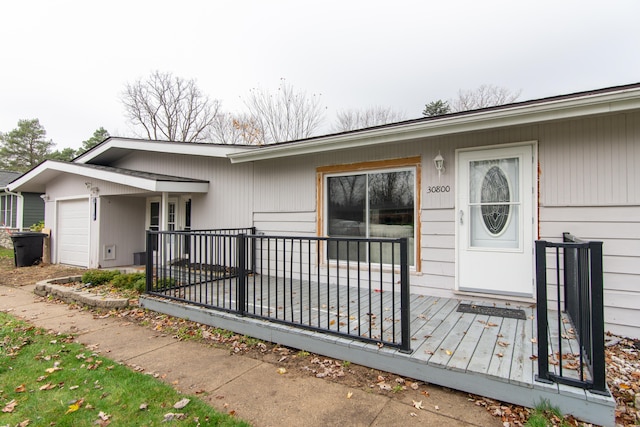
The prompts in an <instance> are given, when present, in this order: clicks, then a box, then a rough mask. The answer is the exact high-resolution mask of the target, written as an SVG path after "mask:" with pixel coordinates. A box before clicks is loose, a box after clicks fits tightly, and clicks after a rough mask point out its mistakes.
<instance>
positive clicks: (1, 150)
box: [0, 119, 54, 172]
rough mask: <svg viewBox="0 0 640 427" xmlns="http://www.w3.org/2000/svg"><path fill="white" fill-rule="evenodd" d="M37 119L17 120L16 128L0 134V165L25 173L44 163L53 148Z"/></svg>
mask: <svg viewBox="0 0 640 427" xmlns="http://www.w3.org/2000/svg"><path fill="white" fill-rule="evenodd" d="M46 135H47V131H45V129H44V128H43V127H42V125H41V124H40V121H39V120H38V119H32V120H18V127H17V128H15V129H13V130H12V131H10V132H7V133H4V134H0V165H1V166H2V168H3V169H6V170H12V171H16V172H26V171H28V170H29V169H31V168H33V167H35V166H37V165H38V164H39V163H40V162H42V161H44V160H45V159H46V158H47V156H48V155H49V154H50V153H51V150H52V148H53V146H54V143H53V141H52V140H50V139H49V140H48V139H46Z"/></svg>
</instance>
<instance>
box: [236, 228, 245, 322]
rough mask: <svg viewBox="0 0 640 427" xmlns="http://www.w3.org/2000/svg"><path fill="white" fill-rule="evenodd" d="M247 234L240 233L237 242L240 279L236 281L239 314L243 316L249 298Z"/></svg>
mask: <svg viewBox="0 0 640 427" xmlns="http://www.w3.org/2000/svg"><path fill="white" fill-rule="evenodd" d="M246 238H247V236H246V234H242V233H240V234H238V237H237V239H238V244H237V251H238V281H237V282H236V283H237V285H236V288H237V289H236V293H237V295H238V302H237V306H238V314H240V315H241V316H244V314H245V313H246V311H247V300H246V277H247V272H246V271H245V269H246V257H247V253H246V251H245V247H246Z"/></svg>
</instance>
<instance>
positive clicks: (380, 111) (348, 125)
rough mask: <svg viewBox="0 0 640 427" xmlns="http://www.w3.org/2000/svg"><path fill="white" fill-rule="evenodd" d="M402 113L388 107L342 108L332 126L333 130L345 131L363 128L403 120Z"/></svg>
mask: <svg viewBox="0 0 640 427" xmlns="http://www.w3.org/2000/svg"><path fill="white" fill-rule="evenodd" d="M405 118H406V117H405V115H404V113H400V112H398V111H394V110H392V109H391V108H388V107H380V106H377V107H370V108H367V109H365V110H344V111H339V112H338V114H337V119H336V123H335V124H334V125H333V126H332V128H331V130H332V131H333V132H346V131H350V130H356V129H363V128H368V127H372V126H379V125H384V124H387V123H394V122H400V121H402V120H405Z"/></svg>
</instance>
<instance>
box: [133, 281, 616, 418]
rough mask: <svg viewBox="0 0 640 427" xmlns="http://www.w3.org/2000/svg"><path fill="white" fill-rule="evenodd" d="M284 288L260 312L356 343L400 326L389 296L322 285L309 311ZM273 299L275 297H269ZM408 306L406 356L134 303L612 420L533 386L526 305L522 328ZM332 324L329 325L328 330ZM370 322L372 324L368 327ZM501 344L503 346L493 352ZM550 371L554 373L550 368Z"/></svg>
mask: <svg viewBox="0 0 640 427" xmlns="http://www.w3.org/2000/svg"><path fill="white" fill-rule="evenodd" d="M282 288H283V287H282V286H278V282H277V281H272V283H271V286H270V287H269V289H268V290H266V289H265V291H264V292H262V293H260V294H259V295H256V297H255V301H256V304H257V305H258V306H260V307H262V309H263V311H272V312H273V313H275V312H278V316H279V317H280V318H282V316H283V315H285V314H286V315H287V316H288V318H290V317H291V316H290V314H291V309H293V312H294V316H293V319H294V320H295V321H304V322H308V321H309V319H310V318H311V319H312V320H313V322H314V323H313V324H314V325H317V324H320V325H321V326H322V327H326V326H327V324H329V327H330V328H331V329H332V330H338V329H340V330H342V331H344V330H345V329H348V330H349V331H350V332H352V333H355V334H356V335H363V336H369V334H371V336H377V335H380V334H384V336H385V337H387V335H388V334H390V333H392V332H393V326H394V322H393V321H392V319H391V316H392V315H394V314H395V315H396V316H397V320H399V319H400V317H399V313H394V312H393V311H392V305H391V299H392V296H393V295H392V293H391V292H387V291H384V292H372V293H370V294H369V293H368V292H367V291H366V290H365V289H361V290H360V294H359V295H358V291H357V290H354V289H353V288H351V289H347V288H346V287H345V288H342V287H341V288H340V291H332V292H330V293H327V292H325V291H323V288H326V287H324V286H321V287H320V289H318V288H317V287H316V286H315V285H312V286H311V292H312V293H313V294H314V296H318V295H319V296H320V303H319V305H310V304H309V303H308V301H309V298H308V294H309V286H308V284H301V283H295V284H294V288H293V289H294V292H292V293H287V294H286V296H284V294H283V293H281V289H282ZM230 289H231V286H230V284H229V283H228V282H225V284H224V285H223V286H215V285H212V286H209V287H206V286H198V287H194V288H193V289H191V290H190V292H191V293H190V294H189V292H185V295H191V296H192V297H193V298H195V300H197V301H202V300H208V301H214V300H216V299H217V298H218V296H219V295H220V296H222V295H224V298H226V300H227V301H228V300H233V299H234V298H235V295H232V294H230V293H229V290H230ZM249 289H250V293H251V292H253V291H252V290H251V285H250V286H249ZM233 292H235V291H233ZM278 292H280V295H277V293H278ZM253 298H254V297H253V295H252V294H251V295H250V296H249V301H253ZM283 298H284V299H283ZM409 300H410V304H411V308H410V319H409V320H410V333H411V343H410V344H411V349H412V352H411V353H410V354H405V353H403V352H401V351H399V350H398V349H394V348H390V347H386V346H379V345H376V344H375V343H366V342H362V341H359V340H358V339H357V337H349V336H334V335H329V334H325V333H322V332H318V331H310V330H304V329H300V328H297V327H295V326H293V325H282V324H277V323H274V322H265V321H262V320H260V319H255V318H251V317H241V316H237V315H236V314H233V313H226V312H221V311H214V310H211V309H206V308H202V307H196V306H189V305H188V304H176V303H174V302H172V301H170V300H162V299H159V298H153V297H142V298H141V304H142V305H143V306H145V307H148V308H151V309H153V310H156V311H160V312H165V313H167V314H173V315H178V316H181V317H187V318H190V319H192V320H195V321H199V322H201V323H204V324H212V325H213V326H217V327H221V328H225V329H230V330H233V331H235V332H238V333H243V334H247V335H251V336H254V337H256V338H259V339H264V340H268V341H272V342H278V343H279V344H281V345H287V346H291V347H294V348H299V349H302V350H307V351H310V352H314V353H318V354H323V355H326V356H328V357H335V358H339V359H342V360H349V361H350V362H352V363H358V364H361V365H365V366H370V367H372V368H376V369H382V370H387V371H391V372H394V373H396V374H398V375H404V376H407V377H410V378H414V379H416V380H422V381H426V382H430V383H434V384H440V385H443V386H447V387H450V388H454V389H458V390H462V391H467V392H470V393H475V394H482V395H485V396H487V397H491V398H494V399H498V400H503V401H506V402H510V403H515V404H519V405H525V406H529V407H533V406H535V405H536V404H537V403H539V401H540V399H548V400H551V401H552V402H553V403H554V404H556V405H557V406H559V407H560V409H561V410H562V411H563V412H564V413H567V414H575V415H577V416H578V417H579V418H583V419H584V417H587V416H588V417H590V418H591V422H596V423H599V424H608V423H610V422H609V420H613V419H614V417H613V411H614V409H615V402H614V401H613V399H612V398H605V397H601V396H596V395H593V394H591V393H589V392H585V391H584V390H582V389H577V388H575V387H569V386H566V385H558V384H544V383H540V382H537V381H536V380H535V377H536V374H537V363H536V361H535V360H533V359H535V353H536V352H537V344H536V343H535V340H536V337H537V334H536V332H535V325H536V323H535V322H536V320H535V317H534V315H535V310H534V309H533V308H532V307H531V306H529V305H528V304H527V305H523V306H520V307H517V308H521V309H523V310H524V311H525V313H526V316H527V317H526V319H525V320H518V319H510V318H503V317H499V316H488V315H480V314H472V313H460V312H458V311H457V307H458V305H459V303H461V302H465V303H471V304H474V303H478V304H480V303H479V302H478V301H459V300H457V299H450V298H441V297H434V296H423V295H414V294H412V295H411V296H410V298H409ZM284 301H286V302H287V303H286V307H287V310H286V312H285V311H283V310H282V309H280V310H279V304H281V303H283V302H284ZM358 304H360V309H361V311H362V313H367V312H368V311H369V310H368V309H369V307H370V305H369V304H373V305H374V306H375V307H376V308H377V309H380V307H382V309H383V310H384V309H385V308H388V309H389V310H388V311H384V315H383V316H382V317H383V318H382V319H370V318H369V316H366V315H365V316H363V318H358V317H357V307H358ZM258 311H259V310H258ZM301 313H302V314H301ZM553 316H554V314H553V313H550V314H549V318H550V319H555V317H553ZM331 320H334V322H333V323H332V324H331ZM369 321H371V322H372V327H371V329H370V328H369ZM318 322H319V323H318ZM551 323H553V322H551ZM256 326H259V327H256ZM395 326H396V328H395V333H396V334H399V333H400V327H399V325H395ZM560 326H561V329H562V331H560V330H558V324H557V323H555V324H554V325H553V324H550V327H549V331H548V334H549V335H550V337H551V339H550V347H551V348H552V349H553V350H554V351H557V350H558V349H556V348H553V346H554V344H553V342H554V341H553V339H554V338H558V337H561V336H562V335H563V334H565V335H566V334H567V333H568V332H569V329H568V328H570V325H566V324H565V323H561V325H560ZM358 328H360V329H359V331H358ZM499 341H500V342H505V343H508V345H507V346H505V347H503V346H500V345H498V342H499ZM564 341H565V342H563V353H564V352H567V351H571V352H573V351H574V349H575V347H573V346H574V345H575V340H571V339H566V340H564ZM498 352H500V353H502V357H498V356H497V355H496V353H498ZM449 353H450V354H449ZM551 367H554V366H553V365H550V368H551ZM555 368H557V366H555ZM565 373H566V370H565ZM588 421H589V420H588ZM598 421H600V422H598Z"/></svg>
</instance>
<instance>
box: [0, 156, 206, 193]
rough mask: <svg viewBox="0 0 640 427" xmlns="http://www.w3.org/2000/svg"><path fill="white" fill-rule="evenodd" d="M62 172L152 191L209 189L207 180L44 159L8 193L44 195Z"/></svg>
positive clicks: (196, 190)
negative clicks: (21, 192)
mask: <svg viewBox="0 0 640 427" xmlns="http://www.w3.org/2000/svg"><path fill="white" fill-rule="evenodd" d="M64 173H70V174H73V175H80V176H85V177H87V178H90V179H99V180H103V181H109V182H113V183H116V184H122V185H127V186H129V187H135V188H139V189H141V190H145V191H153V192H164V191H166V192H185V193H206V192H207V191H208V189H209V181H204V180H197V179H191V178H184V177H179V176H171V175H162V174H157V173H149V172H141V171H136V170H131V169H123V168H115V167H110V166H103V165H90V164H79V163H68V162H59V161H55V160H47V161H45V162H43V163H41V164H39V165H38V166H36V167H35V168H33V169H31V170H30V171H29V172H27V173H25V174H24V175H23V176H21V177H20V178H19V179H17V180H15V181H13V182H12V183H11V184H10V185H9V188H10V189H11V191H28V192H34V193H38V192H39V193H44V192H45V190H46V185H47V183H48V182H50V181H51V180H52V179H54V178H55V177H56V176H58V175H60V174H64Z"/></svg>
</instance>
